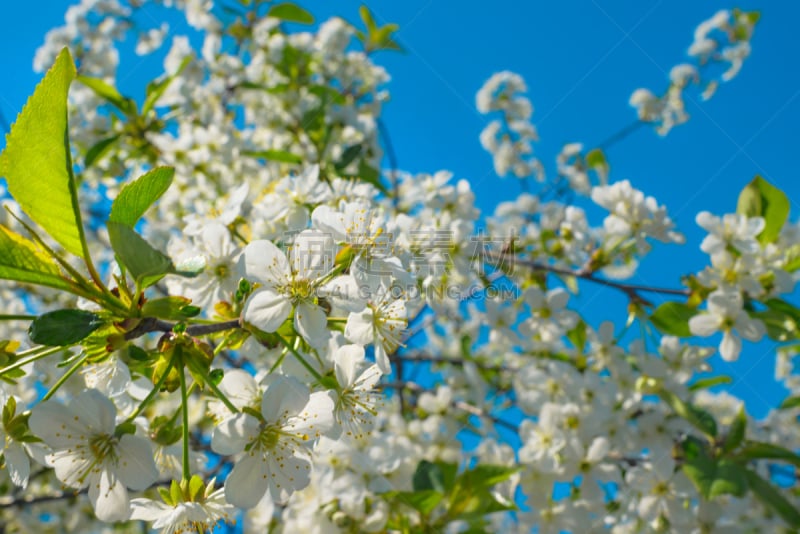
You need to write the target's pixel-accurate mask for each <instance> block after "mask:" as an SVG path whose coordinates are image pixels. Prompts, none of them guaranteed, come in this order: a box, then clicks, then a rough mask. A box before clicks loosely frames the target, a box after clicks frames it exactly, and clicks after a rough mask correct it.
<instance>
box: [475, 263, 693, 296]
mask: <svg viewBox="0 0 800 534" xmlns="http://www.w3.org/2000/svg"><path fill="white" fill-rule="evenodd" d="M486 259H488V260H490V261H495V262H506V261H510V262H512V265H513V266H516V265H521V266H523V267H527V268H529V269H533V270H536V271H546V272H549V273H553V274H560V275H564V276H574V277H575V278H581V279H583V280H588V281H590V282H594V283H595V284H600V285H603V286H607V287H613V288H614V289H618V290H620V291H622V292H623V293H625V294H627V295H628V296H629V297H630V298H631V299H633V300H637V301H643V300H644V299H642V298H641V297H640V296H639V292H647V293H661V294H664V295H679V296H683V297H686V296H689V294H690V293H691V291H690V290H689V289H675V288H669V287H655V286H646V285H639V284H627V283H624V282H616V281H614V280H608V279H606V278H600V277H598V276H597V275H596V274H595V273H594V272H592V271H586V270H583V269H579V270H573V269H567V268H564V267H556V266H555V265H548V264H546V263H539V262H536V261H532V260H526V259H524V258H520V257H519V256H511V255H508V254H486Z"/></svg>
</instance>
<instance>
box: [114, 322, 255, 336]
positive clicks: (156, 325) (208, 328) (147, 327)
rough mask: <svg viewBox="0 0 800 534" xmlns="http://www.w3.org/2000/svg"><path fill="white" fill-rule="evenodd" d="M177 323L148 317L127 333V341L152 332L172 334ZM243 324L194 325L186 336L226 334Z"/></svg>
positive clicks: (189, 327)
mask: <svg viewBox="0 0 800 534" xmlns="http://www.w3.org/2000/svg"><path fill="white" fill-rule="evenodd" d="M175 324H176V323H169V322H167V321H162V320H160V319H156V318H155V317H146V318H145V319H142V322H140V323H139V324H138V325H137V326H136V328H134V329H133V330H130V331H129V332H126V333H125V339H126V340H131V339H136V338H137V337H141V336H143V335H145V334H149V333H150V332H172V329H173V328H175ZM241 327H242V323H241V321H239V319H232V320H230V321H224V322H221V323H213V324H193V325H190V326H188V327H186V334H188V335H190V336H205V335H208V334H216V333H217V332H224V331H226V330H233V329H234V328H241Z"/></svg>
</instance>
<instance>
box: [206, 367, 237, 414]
mask: <svg viewBox="0 0 800 534" xmlns="http://www.w3.org/2000/svg"><path fill="white" fill-rule="evenodd" d="M204 378H205V381H206V384H208V387H209V388H211V391H213V392H214V395H216V397H217V398H218V399H219V400H221V401H222V404H224V405H225V406H226V407H227V408H228V409H229V410H230V411H231V412H233V413H239V409H238V408H237V407H236V406H234V404H233V403H232V402H231V401H230V399H228V397H227V396H225V394H224V393H223V392H222V391H221V390H220V389H219V388H218V387H217V385H216V384H215V383H214V382H212V381H211V379H210V378H209V377H208V375H206V376H205V377H204Z"/></svg>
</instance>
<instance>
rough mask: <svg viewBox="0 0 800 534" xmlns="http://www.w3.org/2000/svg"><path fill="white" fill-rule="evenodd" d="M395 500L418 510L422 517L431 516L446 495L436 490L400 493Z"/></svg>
mask: <svg viewBox="0 0 800 534" xmlns="http://www.w3.org/2000/svg"><path fill="white" fill-rule="evenodd" d="M394 498H395V499H397V500H398V501H400V502H402V503H403V504H406V505H408V506H410V507H411V508H413V509H414V510H417V511H418V512H419V513H421V514H422V515H428V514H430V513H431V512H432V511H433V510H434V509H435V508H436V506H437V505H438V504H439V503H440V502H442V499H444V495H442V494H441V493H439V492H438V491H436V490H432V489H428V490H418V491H398V492H397V493H395V494H394Z"/></svg>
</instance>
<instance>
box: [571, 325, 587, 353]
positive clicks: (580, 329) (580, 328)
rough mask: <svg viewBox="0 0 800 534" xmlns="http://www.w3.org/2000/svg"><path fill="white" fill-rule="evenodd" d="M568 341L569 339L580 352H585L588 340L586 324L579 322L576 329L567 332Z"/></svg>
mask: <svg viewBox="0 0 800 534" xmlns="http://www.w3.org/2000/svg"><path fill="white" fill-rule="evenodd" d="M567 339H569V342H570V343H572V346H573V347H575V348H576V349H577V350H579V351H583V348H584V346H585V345H586V339H587V338H586V323H585V322H583V321H578V324H577V325H575V328H573V329H572V330H570V331H569V332H567Z"/></svg>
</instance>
